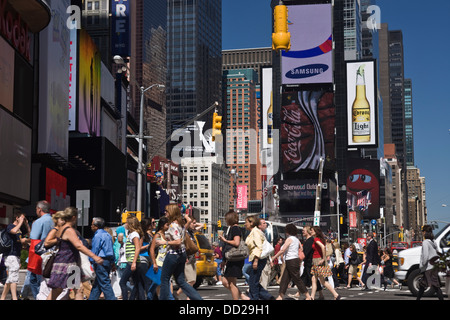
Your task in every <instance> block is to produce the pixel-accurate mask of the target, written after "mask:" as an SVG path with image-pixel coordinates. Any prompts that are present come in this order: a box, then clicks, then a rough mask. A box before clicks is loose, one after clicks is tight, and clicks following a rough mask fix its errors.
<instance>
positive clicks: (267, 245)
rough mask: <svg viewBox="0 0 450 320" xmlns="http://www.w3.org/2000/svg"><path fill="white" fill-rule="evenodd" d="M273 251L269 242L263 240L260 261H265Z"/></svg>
mask: <svg viewBox="0 0 450 320" xmlns="http://www.w3.org/2000/svg"><path fill="white" fill-rule="evenodd" d="M274 251H275V249H274V248H273V246H272V245H271V244H270V242H269V241H267V239H264V242H263V247H262V253H261V257H260V259H266V258H267V257H269V256H270V255H272V253H274Z"/></svg>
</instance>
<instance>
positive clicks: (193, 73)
mask: <svg viewBox="0 0 450 320" xmlns="http://www.w3.org/2000/svg"><path fill="white" fill-rule="evenodd" d="M167 5H168V10H167V23H168V24H167V90H166V94H167V117H166V119H167V126H166V128H167V129H166V130H167V131H166V134H167V136H169V135H171V134H172V132H173V130H175V129H177V128H179V127H181V126H182V125H183V124H184V123H185V122H186V121H188V120H189V119H192V118H194V117H195V116H196V115H197V114H199V113H201V112H202V111H204V110H205V109H207V108H208V107H210V106H211V105H212V104H213V103H214V102H215V101H218V102H219V103H220V101H221V77H222V2H221V1H220V0H168V1H167ZM219 111H220V110H219ZM212 113H213V112H211V113H210V114H208V116H207V117H205V118H204V119H201V120H202V121H206V124H205V129H208V128H211V126H212ZM174 143H175V144H176V143H177V142H174ZM167 156H168V157H170V156H171V146H170V144H169V146H168V149H167Z"/></svg>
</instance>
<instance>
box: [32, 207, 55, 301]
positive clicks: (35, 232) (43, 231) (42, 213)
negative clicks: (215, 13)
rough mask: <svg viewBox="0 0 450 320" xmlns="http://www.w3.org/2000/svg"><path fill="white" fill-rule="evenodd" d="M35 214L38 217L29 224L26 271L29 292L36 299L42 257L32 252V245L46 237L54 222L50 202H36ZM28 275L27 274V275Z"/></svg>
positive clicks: (40, 275)
mask: <svg viewBox="0 0 450 320" xmlns="http://www.w3.org/2000/svg"><path fill="white" fill-rule="evenodd" d="M36 215H37V216H38V219H37V220H36V221H35V222H34V223H33V225H32V226H31V232H30V250H29V253H28V267H27V268H28V271H30V273H29V281H30V287H31V292H32V294H33V296H34V298H35V299H36V296H37V294H38V293H39V288H40V286H41V281H42V258H41V256H39V255H37V254H36V253H35V252H34V247H35V246H36V245H37V244H38V243H39V242H40V241H44V240H45V238H47V235H48V233H49V232H50V230H52V229H53V226H54V223H53V220H52V216H51V214H50V203H48V202H47V201H45V200H41V201H39V202H38V203H37V204H36ZM27 276H28V275H27Z"/></svg>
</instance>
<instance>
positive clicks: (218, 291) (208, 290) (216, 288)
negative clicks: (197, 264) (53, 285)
mask: <svg viewBox="0 0 450 320" xmlns="http://www.w3.org/2000/svg"><path fill="white" fill-rule="evenodd" d="M25 275H26V271H21V272H20V282H19V285H18V291H19V292H20V290H21V288H22V286H23V282H24V280H25ZM238 287H239V288H240V290H241V291H242V292H244V293H245V292H246V291H247V290H248V286H247V285H246V284H245V283H244V280H243V279H238ZM0 290H2V291H3V286H2V285H0ZM197 290H198V292H199V293H200V295H201V296H202V298H203V299H204V300H207V301H208V300H218V301H226V300H231V293H230V292H229V291H228V290H227V289H226V288H224V287H223V286H222V285H208V284H207V283H206V281H205V282H204V283H203V284H202V285H201V286H200V287H199V288H198V289H197ZM268 291H269V292H270V293H271V294H272V295H273V296H274V297H277V296H278V291H279V286H269V287H268ZM309 291H310V292H311V290H309ZM296 292H297V288H296V287H294V288H289V289H288V291H287V294H286V297H285V299H286V300H294V299H293V298H291V297H289V295H294V294H295V293H296ZM337 292H338V293H339V294H340V295H341V300H343V301H370V300H385V301H415V300H416V297H414V296H413V295H412V294H411V292H410V291H409V290H408V288H407V287H406V286H403V288H402V290H400V289H399V288H398V287H395V288H392V287H390V286H388V288H387V290H386V291H385V290H383V289H373V290H369V291H363V290H361V289H360V288H359V287H355V286H354V287H353V288H351V289H345V288H344V285H341V287H340V288H338V289H337ZM323 293H324V297H325V300H333V295H332V294H331V293H330V292H329V291H328V290H326V289H324V291H323ZM318 297H319V296H318V294H316V299H318ZM10 298H11V296H10V295H8V296H7V299H10ZM444 298H445V299H447V301H448V299H449V297H448V295H447V294H446V293H444ZM179 299H180V300H184V299H186V296H185V295H184V294H183V293H182V294H181V295H180V296H179ZM303 299H304V296H302V297H301V298H300V300H303ZM422 300H423V301H436V300H437V297H424V298H422Z"/></svg>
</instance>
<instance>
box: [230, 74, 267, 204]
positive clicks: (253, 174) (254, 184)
mask: <svg viewBox="0 0 450 320" xmlns="http://www.w3.org/2000/svg"><path fill="white" fill-rule="evenodd" d="M257 78H258V76H257V73H256V71H255V70H254V69H234V70H226V71H224V77H223V79H224V80H223V82H224V90H223V91H224V110H226V113H225V115H226V116H225V117H224V119H225V120H224V121H225V124H226V135H225V141H224V150H225V151H224V156H225V159H226V164H227V167H228V168H229V169H230V170H232V169H234V170H235V172H236V173H237V174H238V175H237V179H236V180H235V181H234V180H233V182H232V183H231V184H230V186H229V194H230V199H231V200H230V201H231V202H230V207H231V208H232V207H233V206H234V200H235V194H234V185H235V184H236V185H246V186H247V199H249V200H257V199H261V191H260V190H261V182H262V180H261V171H260V170H261V162H260V159H259V154H260V148H259V140H258V137H259V126H258V125H257V123H258V122H257V120H258V119H257V118H258V112H257V107H258V104H257V99H256V90H257ZM225 93H226V94H225Z"/></svg>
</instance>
